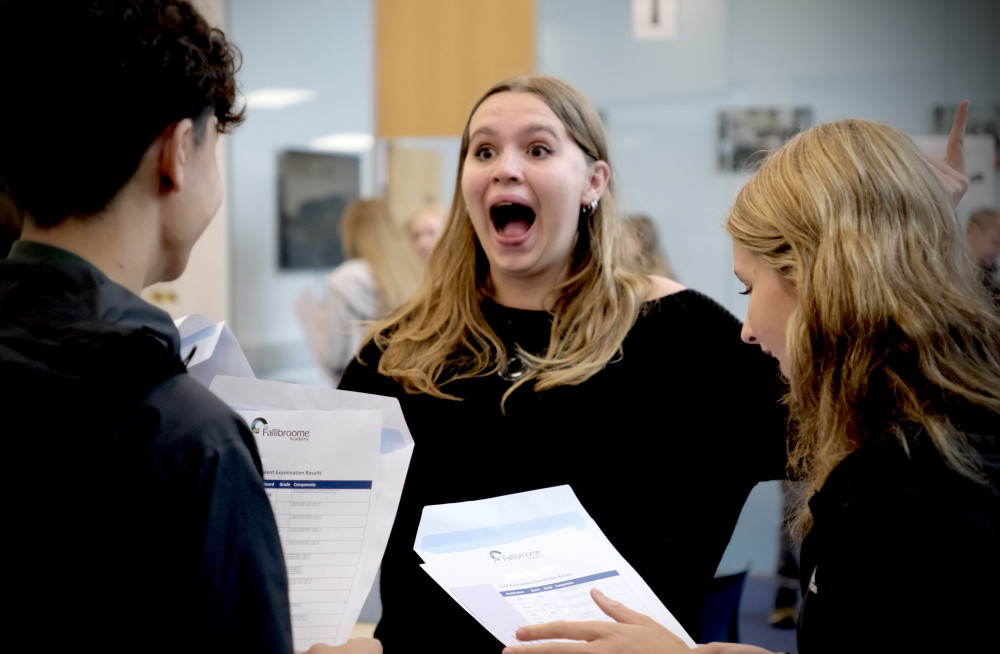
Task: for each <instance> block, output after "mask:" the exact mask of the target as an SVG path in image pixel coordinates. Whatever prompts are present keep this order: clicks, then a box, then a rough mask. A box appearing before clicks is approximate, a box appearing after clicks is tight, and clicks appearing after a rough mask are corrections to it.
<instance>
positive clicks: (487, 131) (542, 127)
mask: <svg viewBox="0 0 1000 654" xmlns="http://www.w3.org/2000/svg"><path fill="white" fill-rule="evenodd" d="M537 132H545V133H546V134H549V135H550V136H551V137H552V138H554V139H558V138H559V134H558V133H556V131H555V130H554V129H552V128H551V127H549V126H548V125H546V124H544V123H532V124H530V125H528V126H527V127H525V128H524V129H523V130H521V132H520V133H522V134H528V135H531V134H535V133H537ZM479 136H496V131H495V130H494V129H493V128H492V127H490V126H488V125H483V126H482V127H480V128H479V129H477V130H476V131H474V132H472V133H471V134H469V140H470V141H472V140H473V139H475V138H477V137H479Z"/></svg>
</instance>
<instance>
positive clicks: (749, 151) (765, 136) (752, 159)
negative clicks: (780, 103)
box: [719, 107, 813, 171]
mask: <svg viewBox="0 0 1000 654" xmlns="http://www.w3.org/2000/svg"><path fill="white" fill-rule="evenodd" d="M812 116H813V112H812V109H811V108H809V107H748V108H743V109H725V110H723V111H721V112H719V169H720V170H735V171H749V170H752V169H753V168H755V167H756V166H757V164H759V163H760V160H761V159H762V158H763V157H764V155H766V154H767V153H768V152H771V151H773V150H776V149H778V148H779V147H781V145H782V144H783V143H784V142H785V141H787V140H788V139H790V138H791V137H793V136H795V135H796V134H797V133H799V132H801V131H802V130H804V129H806V128H808V127H809V126H810V125H812Z"/></svg>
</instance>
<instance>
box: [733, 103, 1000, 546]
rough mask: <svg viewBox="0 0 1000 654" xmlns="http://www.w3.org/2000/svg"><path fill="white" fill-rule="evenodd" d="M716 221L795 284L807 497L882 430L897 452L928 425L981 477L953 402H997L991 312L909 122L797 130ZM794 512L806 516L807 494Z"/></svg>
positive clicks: (802, 473) (949, 453)
mask: <svg viewBox="0 0 1000 654" xmlns="http://www.w3.org/2000/svg"><path fill="white" fill-rule="evenodd" d="M726 229H727V231H728V232H729V234H730V235H731V236H732V237H733V239H734V241H735V242H737V243H739V244H740V245H742V246H744V247H746V248H747V249H748V250H749V251H750V252H752V253H753V254H755V255H756V256H757V257H759V258H760V260H761V261H763V262H764V264H765V265H767V266H769V267H770V268H772V269H774V270H777V271H779V272H780V274H781V275H783V276H784V277H785V278H786V279H788V280H789V281H790V282H791V283H792V284H794V286H795V289H796V292H797V295H798V307H797V309H796V310H795V311H793V313H792V315H791V317H790V318H789V321H788V326H787V332H786V339H787V341H786V350H787V352H788V358H789V362H788V368H789V371H788V375H789V379H788V381H789V387H790V391H789V397H788V400H789V406H790V410H791V415H792V420H793V424H794V425H795V427H796V428H795V433H794V435H793V437H792V438H791V440H790V445H789V450H790V451H789V462H790V463H789V465H790V468H791V472H792V473H793V474H795V475H797V476H798V477H799V478H801V479H803V480H805V481H806V482H807V484H806V485H807V490H808V491H810V492H807V493H804V495H803V497H804V498H806V497H808V496H809V495H811V494H812V493H811V492H812V491H815V490H818V489H819V488H820V487H821V486H822V485H823V483H824V481H825V480H826V478H827V476H828V475H829V474H830V471H831V470H832V469H833V468H834V467H835V466H836V465H837V464H838V463H839V462H840V461H841V460H842V459H843V458H844V457H846V456H847V455H848V454H849V453H850V452H851V451H853V450H854V449H857V447H859V446H860V445H861V444H862V443H864V442H865V441H866V440H867V439H870V438H876V437H879V436H880V435H882V434H892V435H894V436H895V437H896V438H898V439H899V441H900V442H901V443H902V445H903V447H904V449H906V448H908V440H907V439H908V436H910V437H912V436H913V435H914V433H916V432H917V431H922V432H923V433H925V434H926V435H927V436H928V437H930V439H931V441H932V442H933V444H934V446H935V447H936V448H937V450H938V451H939V452H940V454H941V456H942V457H943V458H944V459H945V460H946V461H947V462H948V463H949V464H950V465H951V466H952V467H954V468H955V469H957V470H958V471H960V472H962V473H963V474H965V475H967V476H969V477H971V478H973V479H981V477H982V473H981V464H980V461H979V458H978V456H977V455H976V454H975V452H974V451H973V450H972V449H971V448H970V447H969V445H968V443H967V441H966V439H965V436H964V434H963V433H962V431H961V430H960V429H959V427H958V426H956V425H955V424H954V423H953V422H952V421H951V419H950V418H949V415H950V414H953V413H954V411H955V409H956V408H961V407H966V409H970V410H972V411H985V412H993V413H1000V319H998V316H997V315H996V314H994V313H993V311H992V310H991V308H990V306H989V304H988V303H987V301H986V298H985V294H984V293H983V291H982V288H981V286H980V285H979V280H978V278H977V276H976V269H975V265H974V263H973V261H972V258H971V257H970V255H969V252H968V250H967V248H966V245H965V240H964V238H963V235H962V233H961V229H960V225H959V221H958V219H957V217H956V215H955V211H954V209H953V208H952V206H951V202H950V200H949V198H948V197H947V195H946V194H945V192H944V189H943V188H942V186H941V184H940V183H939V181H938V180H937V178H936V177H935V175H934V173H933V172H932V170H931V168H930V166H929V165H928V163H927V162H926V161H925V159H924V157H923V156H922V155H921V153H920V151H919V150H918V149H917V147H916V145H915V144H914V143H913V142H912V141H911V140H910V139H909V138H908V137H907V136H906V135H905V134H902V133H900V132H898V131H897V130H894V129H892V128H890V127H886V126H884V125H879V124H876V123H871V122H867V121H863V120H845V121H842V122H837V123H831V124H826V125H820V126H818V127H814V128H812V129H810V130H808V131H806V132H804V133H802V134H800V135H798V136H797V137H795V138H794V139H792V140H791V141H790V142H789V143H787V144H786V145H785V146H784V147H782V148H781V149H780V150H778V151H777V152H776V153H775V154H773V155H772V156H771V157H770V158H768V159H767V160H766V161H765V162H764V164H763V166H762V168H761V169H760V170H759V171H758V172H757V174H756V175H755V176H754V177H753V178H752V179H751V180H750V182H749V183H748V184H747V185H746V186H745V187H744V188H743V190H742V191H741V192H740V194H739V196H738V198H737V200H736V203H735V205H734V206H733V209H732V211H731V213H730V215H729V218H728V221H727V223H726ZM907 451H908V450H907ZM796 523H797V526H798V527H799V529H800V530H801V531H805V530H807V529H808V528H809V526H810V525H811V515H810V513H809V509H808V506H807V505H806V504H804V503H803V505H802V506H801V508H800V510H799V514H798V519H797V520H796Z"/></svg>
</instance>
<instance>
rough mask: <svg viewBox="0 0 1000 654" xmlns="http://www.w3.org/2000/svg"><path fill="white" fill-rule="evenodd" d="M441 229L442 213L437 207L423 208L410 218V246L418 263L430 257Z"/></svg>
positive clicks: (442, 223) (442, 222)
mask: <svg viewBox="0 0 1000 654" xmlns="http://www.w3.org/2000/svg"><path fill="white" fill-rule="evenodd" d="M443 229H444V211H442V210H441V209H440V208H439V207H424V208H423V209H419V210H418V211H416V212H414V214H413V215H412V216H410V245H411V246H412V247H413V251H414V252H416V254H417V257H418V258H419V259H420V261H423V262H425V261H427V259H428V257H430V256H431V250H433V249H434V246H435V245H437V242H438V239H439V238H441V230H443Z"/></svg>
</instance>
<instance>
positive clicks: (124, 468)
mask: <svg viewBox="0 0 1000 654" xmlns="http://www.w3.org/2000/svg"><path fill="white" fill-rule="evenodd" d="M178 349H179V337H178V334H177V331H176V329H175V328H174V325H173V323H172V322H171V320H170V318H169V316H168V315H167V314H166V313H164V312H162V311H160V310H159V309H156V308H155V307H152V306H151V305H149V304H147V303H146V302H143V301H142V300H141V299H140V298H138V297H136V296H135V295H134V294H132V293H131V292H129V291H128V290H127V289H125V288H123V287H121V286H119V285H117V284H115V283H113V282H112V281H110V280H109V279H108V278H107V277H105V276H104V275H103V274H102V273H101V272H100V271H98V270H97V269H96V268H94V267H93V266H91V265H90V264H89V263H87V262H86V261H84V260H83V259H80V258H79V257H76V256H75V255H72V254H70V253H68V252H65V251H62V250H58V249H56V248H50V247H47V246H43V245H39V244H35V243H27V242H18V243H16V244H15V245H14V247H13V248H12V250H11V255H10V258H9V259H8V260H5V261H0V379H2V380H3V388H4V391H3V407H4V408H3V416H4V426H5V431H6V436H7V438H6V439H5V442H6V444H7V446H8V449H7V451H6V454H7V456H6V457H5V459H6V461H7V467H8V475H7V482H8V490H9V492H10V493H11V494H10V495H9V496H8V499H9V502H8V506H11V507H13V510H12V511H10V512H8V514H7V515H8V516H9V522H8V527H7V530H6V532H7V534H8V542H9V543H11V547H12V550H10V551H12V553H13V554H14V556H13V557H11V558H10V559H8V560H9V561H11V562H13V563H14V565H13V566H12V568H13V570H12V579H13V584H12V585H8V591H9V595H10V596H11V597H12V598H13V599H14V608H13V609H12V613H10V614H9V615H8V624H10V625H12V626H13V628H14V632H13V633H18V634H19V635H23V636H25V637H26V640H27V642H32V643H34V644H35V645H36V646H37V645H40V644H42V643H45V642H49V641H52V640H56V641H67V640H69V641H71V642H74V643H77V644H80V645H81V646H85V647H96V648H98V649H99V650H100V651H103V652H113V651H126V650H128V651H154V652H160V651H162V652H167V651H172V652H177V651H183V652H200V651H206V652H207V651H213V652H218V651H223V652H226V651H240V652H283V653H284V652H291V651H292V646H291V621H290V617H289V608H288V587H287V578H286V573H285V567H284V560H283V558H282V554H281V546H280V543H279V541H278V532H277V528H276V526H275V523H274V517H273V514H272V512H271V508H270V505H269V503H268V500H267V496H266V495H265V493H264V488H263V483H262V478H261V472H260V459H259V456H258V454H257V449H256V445H255V443H254V441H253V437H252V435H251V434H250V433H249V431H248V430H247V428H246V426H245V425H244V424H243V422H242V421H241V420H240V419H239V418H238V417H237V416H236V415H235V414H234V413H233V412H232V411H230V410H229V409H228V407H226V406H225V405H224V404H223V403H222V402H221V401H219V400H218V399H217V398H216V397H215V396H214V395H212V394H211V393H209V392H208V391H207V390H206V389H205V388H204V387H202V386H201V385H200V384H198V383H197V382H195V381H194V380H193V379H191V378H190V377H189V376H188V375H187V374H186V373H185V370H184V366H183V365H182V363H181V362H180V360H179V358H178ZM22 642H23V641H22Z"/></svg>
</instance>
